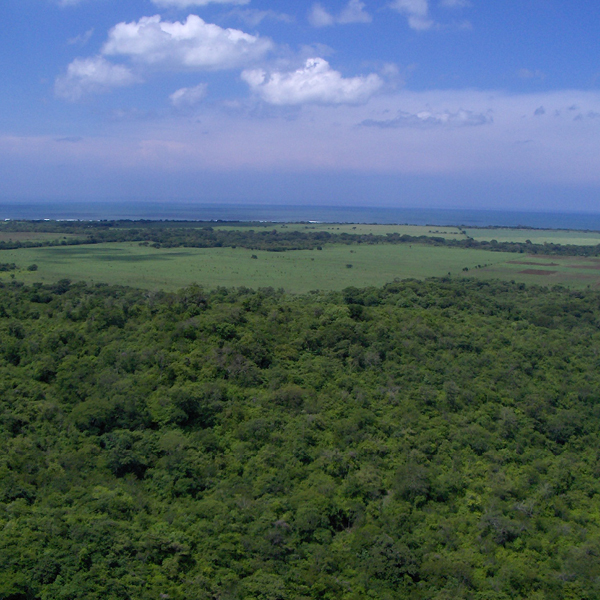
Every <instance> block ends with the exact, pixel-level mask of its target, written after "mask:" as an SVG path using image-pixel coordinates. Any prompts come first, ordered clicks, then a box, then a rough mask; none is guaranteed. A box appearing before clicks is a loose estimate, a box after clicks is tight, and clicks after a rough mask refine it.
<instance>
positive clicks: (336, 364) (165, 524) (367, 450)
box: [0, 280, 600, 600]
mask: <svg viewBox="0 0 600 600" xmlns="http://www.w3.org/2000/svg"><path fill="white" fill-rule="evenodd" d="M599 325H600V296H599V295H598V293H597V292H577V293H575V292H569V291H567V290H563V289H558V288H556V289H547V288H543V287H530V288H527V287H524V286H522V285H521V286H519V285H516V284H509V283H499V282H491V283H485V282H478V281H474V280H459V281H451V280H427V281H425V282H418V281H414V280H412V281H411V280H407V281H403V282H398V283H394V284H390V285H387V286H384V287H383V288H348V289H346V290H344V291H343V292H340V293H330V294H326V293H311V294H307V295H304V296H299V297H294V296H288V295H286V294H285V293H283V292H282V291H275V290H273V289H272V288H264V289H260V290H259V291H252V290H249V289H247V288H238V289H228V288H219V289H217V290H215V291H213V292H210V293H207V292H204V291H203V290H202V289H201V288H199V287H197V286H195V287H192V288H187V289H184V290H181V291H180V292H177V293H162V292H161V293H148V292H143V291H137V290H132V289H128V288H123V287H110V286H102V285H96V286H86V285H85V284H73V283H71V282H69V281H68V280H63V281H61V282H59V283H57V284H55V285H52V286H42V285H36V286H33V287H26V286H23V285H20V284H17V283H13V284H10V285H5V286H3V287H0V373H1V377H0V388H1V389H0V394H1V395H0V598H5V599H7V600H8V599H11V600H17V599H19V600H20V599H38V598H39V599H44V600H50V599H59V598H60V599H72V600H76V599H79V598H81V599H83V598H85V599H86V600H87V599H90V598H91V599H94V598H97V599H102V600H106V599H110V600H112V599H126V598H141V599H151V598H152V599H154V598H172V599H182V600H183V599H185V600H188V599H191V600H194V599H201V600H209V599H211V600H212V599H214V598H223V599H225V598H229V599H240V600H242V599H243V600H250V599H255V600H307V599H315V600H316V599H341V600H355V599H356V600H358V599H362V598H374V599H380V600H395V599H398V600H400V599H402V600H404V599H409V598H410V599H411V600H412V599H423V600H424V599H444V598H457V599H461V598H464V599H473V600H483V599H488V598H489V599H491V598H493V599H494V600H496V599H503V598H507V599H508V598H528V599H529V598H535V599H544V598H547V599H553V600H554V599H558V600H563V599H564V600H567V599H574V598H577V599H586V600H592V599H596V598H598V597H600V583H599V582H600V567H599V564H600V562H599V561H598V556H599V555H600V495H599V494H600V483H599V477H600V452H599V449H598V443H597V440H598V435H599V434H600V419H599V417H600V409H599V407H600V403H599V401H600V395H599V391H598V390H600V369H599V366H600V365H599V362H598V361H599V359H598V347H599V342H600V334H599V332H598V327H599Z"/></svg>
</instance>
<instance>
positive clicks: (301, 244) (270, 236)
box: [0, 221, 600, 256]
mask: <svg viewBox="0 0 600 600" xmlns="http://www.w3.org/2000/svg"><path fill="white" fill-rule="evenodd" d="M238 225H242V224H239V223H238ZM245 225H246V227H245V228H243V229H233V230H228V229H219V228H215V227H212V223H201V222H194V221H189V222H177V221H175V222H170V221H159V222H152V221H9V222H6V223H4V224H3V225H2V231H3V232H5V233H10V232H14V233H17V232H38V233H55V234H56V235H57V239H54V240H52V239H45V240H25V241H23V240H8V241H7V240H0V250H14V249H17V248H35V247H47V246H60V245H62V246H67V245H80V244H100V243H105V242H139V243H141V244H149V245H150V244H152V245H153V246H154V247H156V248H179V247H188V248H221V247H228V248H236V247H241V248H248V249H251V250H267V251H271V252H284V251H286V250H314V249H320V248H322V246H323V245H325V244H348V245H352V244H413V243H420V244H429V245H433V246H447V247H451V248H477V249H485V250H490V251H494V252H517V253H524V252H526V253H527V254H539V255H556V256H600V244H598V245H591V246H580V245H575V244H555V243H544V244H535V243H532V242H531V241H529V240H528V241H527V242H525V243H520V242H498V241H497V240H490V241H477V240H474V239H472V238H468V239H459V240H457V239H446V238H444V237H437V236H430V235H419V236H414V235H407V234H402V235H401V234H399V233H388V234H386V235H374V234H371V233H369V234H359V233H346V232H342V233H331V232H328V231H284V230H281V229H265V228H264V226H260V225H259V224H257V225H258V228H257V229H252V228H251V224H245ZM61 234H62V235H64V234H67V235H70V236H74V237H69V238H66V237H65V238H62V239H61V238H60V235H61Z"/></svg>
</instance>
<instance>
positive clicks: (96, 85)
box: [54, 56, 136, 101]
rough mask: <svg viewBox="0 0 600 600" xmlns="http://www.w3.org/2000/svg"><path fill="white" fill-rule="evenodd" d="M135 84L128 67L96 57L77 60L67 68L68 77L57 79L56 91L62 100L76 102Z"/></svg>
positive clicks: (134, 78)
mask: <svg viewBox="0 0 600 600" xmlns="http://www.w3.org/2000/svg"><path fill="white" fill-rule="evenodd" d="M135 82H136V77H135V76H134V75H133V73H132V72H131V71H130V70H129V69H128V68H127V67H126V66H124V65H114V64H112V63H110V62H108V61H107V60H106V59H105V58H103V57H102V56H94V57H92V58H76V59H75V60H74V61H73V62H72V63H71V64H70V65H69V66H68V67H67V73H66V75H63V76H61V77H58V78H57V80H56V83H55V86H54V91H55V93H56V95H57V96H60V97H61V98H65V99H67V100H71V101H75V100H79V98H81V97H82V96H83V95H85V94H88V93H100V92H106V91H109V90H110V89H112V88H115V87H122V86H126V85H130V84H132V83H135Z"/></svg>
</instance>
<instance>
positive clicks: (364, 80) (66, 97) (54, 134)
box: [0, 0, 600, 212]
mask: <svg viewBox="0 0 600 600" xmlns="http://www.w3.org/2000/svg"><path fill="white" fill-rule="evenodd" d="M0 20H1V22H2V24H3V25H2V30H3V31H2V36H0V73H1V75H2V77H0V200H3V201H9V200H17V201H18V200H53V201H57V200H84V201H87V200H89V201H101V200H144V199H147V200H160V201H165V202H169V201H175V200H186V201H190V200H191V201H198V202H205V203H206V202H210V203H214V202H223V203H231V202H234V203H269V204H322V205H358V206H398V207H424V208H435V207H444V208H481V209H511V210H514V209H523V210H549V211H584V212H600V5H598V3H597V1H595V2H594V1H593V0H577V2H565V1H564V0H562V1H559V0H503V1H502V2H493V1H491V0H349V1H348V0H322V1H320V2H310V1H308V2H304V1H301V0H296V1H291V0H278V1H277V2H275V1H268V0H126V1H124V0H2V2H1V3H0Z"/></svg>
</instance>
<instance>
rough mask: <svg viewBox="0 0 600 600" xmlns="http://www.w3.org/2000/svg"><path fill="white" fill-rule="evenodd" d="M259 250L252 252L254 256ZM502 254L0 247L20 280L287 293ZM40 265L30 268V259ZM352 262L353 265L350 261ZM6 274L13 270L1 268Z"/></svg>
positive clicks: (393, 248) (426, 272) (382, 279)
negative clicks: (195, 285)
mask: <svg viewBox="0 0 600 600" xmlns="http://www.w3.org/2000/svg"><path fill="white" fill-rule="evenodd" d="M252 256H256V258H252ZM506 258H507V256H506V254H500V253H493V252H486V251H484V250H463V249H455V248H444V247H435V246H426V245H420V244H410V245H409V244H401V245H376V246H375V245H374V246H360V247H352V246H346V245H344V246H342V245H339V246H333V245H332V246H325V247H324V248H323V250H298V251H291V252H259V251H252V250H246V249H242V248H235V249H234V248H210V249H197V248H176V249H158V250H157V249H154V248H152V247H148V246H139V245H138V244H135V243H118V244H117V243H115V244H97V245H89V246H68V247H53V248H27V249H19V250H3V251H0V262H10V263H12V262H14V263H16V264H17V266H18V267H19V268H20V270H19V272H18V273H17V274H16V278H17V280H19V281H24V282H27V283H33V282H36V281H37V282H43V283H49V282H53V281H57V280H58V279H61V278H69V279H72V280H73V281H78V280H86V281H93V282H96V283H98V282H102V283H116V284H125V285H130V286H135V287H141V288H146V289H159V288H161V289H177V288H180V287H182V286H185V285H188V284H190V283H193V282H197V283H200V284H202V285H204V286H205V287H206V288H209V289H210V288H215V287H217V286H247V287H253V288H258V287H268V286H272V287H276V288H279V287H283V288H284V289H286V290H287V291H289V292H294V293H302V292H307V291H309V290H314V289H321V290H332V289H342V288H344V287H347V286H352V285H354V286H368V285H382V284H384V283H386V282H389V281H393V280H394V279H395V278H400V279H405V278H409V277H414V278H419V279H422V278H424V277H434V276H443V275H447V274H448V273H449V272H451V273H452V274H454V275H459V274H462V273H463V269H464V268H469V269H470V270H472V269H473V268H474V267H476V266H477V265H478V264H481V265H483V264H488V265H493V264H496V263H498V262H503V261H505V260H506ZM31 264H36V265H38V270H37V271H34V272H29V271H27V270H25V269H26V267H27V266H28V265H31ZM349 265H350V266H349ZM2 278H3V279H5V280H6V279H9V278H10V274H9V273H4V274H3V275H2Z"/></svg>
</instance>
